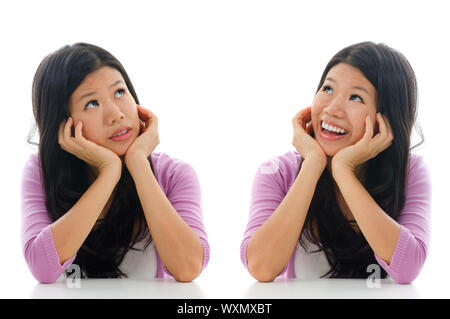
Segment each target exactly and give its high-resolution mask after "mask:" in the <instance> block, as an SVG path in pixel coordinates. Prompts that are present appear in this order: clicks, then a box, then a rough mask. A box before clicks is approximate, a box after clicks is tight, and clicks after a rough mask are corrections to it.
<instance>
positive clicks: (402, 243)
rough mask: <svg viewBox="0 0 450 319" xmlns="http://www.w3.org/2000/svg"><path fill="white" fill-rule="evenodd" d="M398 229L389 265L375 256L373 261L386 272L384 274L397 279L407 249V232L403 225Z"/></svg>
mask: <svg viewBox="0 0 450 319" xmlns="http://www.w3.org/2000/svg"><path fill="white" fill-rule="evenodd" d="M400 227H401V228H400V235H399V237H398V241H397V246H396V247H395V251H394V254H393V255H392V259H391V263H390V264H388V263H387V262H386V261H384V260H383V259H381V258H380V257H378V256H377V255H375V259H376V260H377V262H378V264H379V265H380V266H381V267H383V269H384V270H386V272H387V273H388V274H389V276H391V277H392V278H397V277H398V275H399V274H400V272H401V269H402V265H403V261H404V259H405V256H406V251H407V249H408V242H409V231H408V229H407V228H406V227H404V226H403V225H400Z"/></svg>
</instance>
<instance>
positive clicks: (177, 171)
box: [150, 152, 197, 190]
mask: <svg viewBox="0 0 450 319" xmlns="http://www.w3.org/2000/svg"><path fill="white" fill-rule="evenodd" d="M150 158H151V161H152V165H153V170H154V174H155V177H156V179H157V180H158V183H159V184H160V186H161V187H162V189H163V190H170V189H171V188H172V187H173V186H174V184H175V183H176V182H178V181H180V180H181V179H182V180H192V179H196V178H197V176H196V173H195V170H194V168H193V166H192V165H191V164H189V163H187V162H186V161H182V160H180V159H179V158H177V157H172V156H170V155H168V154H167V153H164V152H153V153H152V154H151V156H150Z"/></svg>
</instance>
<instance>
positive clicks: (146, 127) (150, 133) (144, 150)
mask: <svg viewBox="0 0 450 319" xmlns="http://www.w3.org/2000/svg"><path fill="white" fill-rule="evenodd" d="M137 110H138V116H139V119H140V121H139V122H140V133H139V136H138V137H137V138H136V139H135V140H134V142H133V143H132V144H131V145H130V147H129V148H128V150H127V153H126V154H125V163H127V162H128V161H129V160H130V159H132V158H133V157H136V156H138V157H143V158H148V157H149V156H150V154H151V153H152V152H153V151H154V150H155V148H156V146H158V144H159V133H158V118H157V117H156V115H155V114H154V113H152V112H151V111H150V110H148V109H145V108H143V107H142V106H140V105H137Z"/></svg>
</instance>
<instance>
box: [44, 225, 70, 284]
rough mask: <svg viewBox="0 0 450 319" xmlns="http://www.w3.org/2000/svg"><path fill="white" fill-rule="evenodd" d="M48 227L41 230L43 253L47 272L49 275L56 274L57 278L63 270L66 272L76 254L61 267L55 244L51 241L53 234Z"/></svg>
mask: <svg viewBox="0 0 450 319" xmlns="http://www.w3.org/2000/svg"><path fill="white" fill-rule="evenodd" d="M50 226H51V225H48V226H46V227H45V228H43V229H42V239H43V242H44V249H45V253H46V255H47V260H48V266H49V271H50V272H51V273H54V274H57V277H59V276H60V275H61V274H62V273H63V272H64V270H66V269H67V267H69V266H70V265H71V264H72V263H73V261H74V260H75V257H76V254H75V255H74V256H72V257H71V258H69V259H68V260H66V261H65V262H64V263H63V264H62V265H61V264H60V262H59V256H58V252H57V251H56V247H55V242H54V240H53V234H52V230H51V228H50Z"/></svg>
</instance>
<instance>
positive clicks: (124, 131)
mask: <svg viewBox="0 0 450 319" xmlns="http://www.w3.org/2000/svg"><path fill="white" fill-rule="evenodd" d="M127 131H128V129H126V130H123V131H122V132H120V133H117V134H116V135H114V137H117V136H120V135H122V134H124V133H126V132H127Z"/></svg>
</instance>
